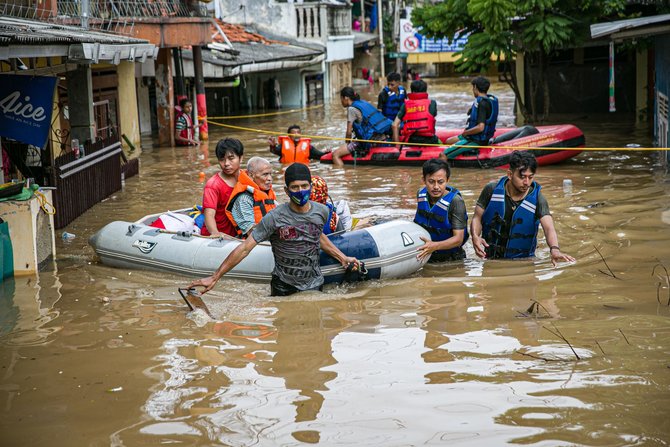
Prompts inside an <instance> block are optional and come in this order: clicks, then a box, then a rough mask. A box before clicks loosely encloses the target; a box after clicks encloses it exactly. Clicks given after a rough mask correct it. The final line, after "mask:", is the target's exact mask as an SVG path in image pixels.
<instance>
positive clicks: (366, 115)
mask: <svg viewBox="0 0 670 447" xmlns="http://www.w3.org/2000/svg"><path fill="white" fill-rule="evenodd" d="M351 106H352V107H356V108H357V109H358V110H360V111H361V115H362V116H363V118H362V119H361V121H360V122H356V121H354V123H353V129H354V132H356V138H358V139H359V140H370V139H371V138H372V136H373V135H374V134H385V133H388V131H389V129H390V128H391V124H393V123H392V122H391V120H389V119H388V118H386V117H385V116H384V115H382V112H380V111H379V110H377V109H376V108H375V106H373V105H372V104H370V103H369V102H367V101H361V100H360V99H359V100H358V101H354V102H353V103H352V104H351ZM368 144H369V143H368Z"/></svg>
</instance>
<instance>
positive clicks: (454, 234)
mask: <svg viewBox="0 0 670 447" xmlns="http://www.w3.org/2000/svg"><path fill="white" fill-rule="evenodd" d="M450 175H451V171H450V169H449V165H448V164H447V162H446V161H445V160H440V159H437V158H432V159H430V160H427V161H426V162H425V163H424V164H423V183H424V185H425V186H424V187H423V188H421V189H420V190H419V192H418V193H417V196H416V202H417V203H416V215H415V216H414V222H416V223H417V224H419V225H421V226H422V227H423V228H425V229H426V231H428V233H429V234H430V239H426V238H423V237H422V238H421V239H422V240H423V241H424V242H425V245H423V246H421V247H419V248H417V251H418V254H417V255H416V257H417V259H419V260H420V261H421V260H423V259H425V258H426V257H428V256H430V260H429V261H428V262H446V261H457V260H461V259H464V258H465V251H463V248H462V247H463V245H464V244H465V242H466V241H467V240H468V229H467V228H468V214H467V210H466V207H465V201H463V197H461V193H460V192H459V191H458V189H456V188H454V187H451V186H449V185H448V184H447V182H448V181H449V177H450Z"/></svg>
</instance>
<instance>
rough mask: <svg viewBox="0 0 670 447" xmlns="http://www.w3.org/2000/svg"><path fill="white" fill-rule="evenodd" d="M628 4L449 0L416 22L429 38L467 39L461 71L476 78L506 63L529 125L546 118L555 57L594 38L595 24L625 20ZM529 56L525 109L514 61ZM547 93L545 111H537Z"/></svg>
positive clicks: (419, 12)
mask: <svg viewBox="0 0 670 447" xmlns="http://www.w3.org/2000/svg"><path fill="white" fill-rule="evenodd" d="M625 6H626V0H581V1H580V0H445V1H443V2H439V3H436V4H430V5H425V6H423V7H417V8H414V10H413V11H412V22H413V23H414V26H416V27H420V28H421V33H422V34H424V35H425V36H427V37H433V38H448V39H450V40H453V39H454V38H456V37H458V36H459V35H463V34H467V35H468V42H467V44H466V45H465V47H464V48H463V51H462V52H461V53H460V55H459V57H458V59H457V61H456V64H455V65H456V69H457V70H459V71H461V72H466V73H474V72H479V71H481V70H482V69H484V68H486V67H488V66H489V65H490V63H491V58H493V59H494V60H495V61H498V62H504V61H507V62H508V63H503V64H502V66H503V67H504V73H503V76H504V79H505V81H506V82H507V83H508V84H509V85H510V87H511V88H512V90H513V91H514V93H515V95H516V97H517V101H519V105H520V110H521V112H522V113H523V115H524V118H525V119H526V121H538V120H541V119H543V118H546V116H547V115H548V110H549V85H548V83H547V77H546V76H545V73H546V70H547V69H548V65H549V60H550V57H551V55H552V53H554V52H556V51H557V50H560V49H564V48H570V47H571V46H575V45H578V44H579V43H580V42H582V41H584V40H585V39H587V38H589V26H590V24H591V23H595V22H598V21H606V20H618V19H621V18H625V17H624V15H623V14H624V11H625ZM519 53H524V55H525V57H526V58H527V60H529V61H530V62H531V63H533V64H534V65H536V66H537V67H538V68H539V70H538V72H537V74H535V75H532V74H531V75H530V76H529V78H527V81H528V85H529V88H530V92H531V95H529V98H528V99H529V103H530V104H524V103H523V102H522V101H520V99H521V95H520V94H519V93H520V92H519V86H518V84H517V79H516V72H515V69H514V60H515V58H516V55H517V54H519ZM540 87H542V93H543V105H544V110H543V111H542V113H541V114H540V113H539V111H538V110H536V107H535V103H536V101H535V99H536V98H537V97H538V95H537V93H539V88H540Z"/></svg>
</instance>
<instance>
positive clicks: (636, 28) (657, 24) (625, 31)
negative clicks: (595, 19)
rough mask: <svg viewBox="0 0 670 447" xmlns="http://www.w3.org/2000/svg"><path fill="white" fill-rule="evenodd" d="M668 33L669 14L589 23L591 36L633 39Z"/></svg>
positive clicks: (669, 27) (669, 26)
mask: <svg viewBox="0 0 670 447" xmlns="http://www.w3.org/2000/svg"><path fill="white" fill-rule="evenodd" d="M667 33H670V14H661V15H656V16H649V17H639V18H637V19H627V20H617V21H615V22H604V23H596V24H594V25H591V38H593V39H598V38H602V37H609V38H610V39H611V40H624V39H633V38H636V37H647V36H653V35H657V34H667Z"/></svg>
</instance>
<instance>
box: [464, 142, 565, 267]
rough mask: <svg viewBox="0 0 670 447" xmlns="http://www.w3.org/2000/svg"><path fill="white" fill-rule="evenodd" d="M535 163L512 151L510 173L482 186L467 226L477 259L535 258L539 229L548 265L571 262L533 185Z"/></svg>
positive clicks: (538, 187)
mask: <svg viewBox="0 0 670 447" xmlns="http://www.w3.org/2000/svg"><path fill="white" fill-rule="evenodd" d="M536 171H537V160H536V159H535V156H534V155H533V154H531V153H530V152H520V151H514V152H513V153H512V156H511V157H510V162H509V170H508V171H507V175H506V176H503V177H502V178H501V179H500V180H498V181H497V182H491V183H489V184H488V185H486V186H485V187H484V189H483V190H482V192H481V194H480V195H479V198H478V199H477V205H476V206H475V213H474V216H473V217H472V223H471V225H470V234H471V236H472V245H473V246H474V248H475V253H476V254H477V256H479V257H480V258H487V259H499V258H504V259H510V258H529V257H532V256H535V247H536V245H537V231H538V228H539V226H540V225H541V226H542V231H543V232H544V237H545V238H546V240H547V245H548V246H549V254H550V255H551V262H552V264H553V265H554V266H556V264H557V262H558V261H567V262H574V261H575V258H573V257H572V256H570V255H568V254H566V253H563V252H562V251H561V249H560V247H559V245H558V235H557V234H556V229H555V228H554V219H553V218H552V217H551V213H550V212H549V204H548V203H547V199H545V198H544V196H543V195H542V193H541V192H540V189H541V186H540V185H539V184H538V183H536V182H535V172H536Z"/></svg>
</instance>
